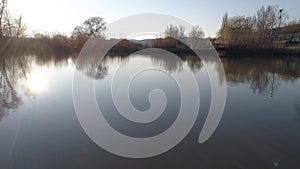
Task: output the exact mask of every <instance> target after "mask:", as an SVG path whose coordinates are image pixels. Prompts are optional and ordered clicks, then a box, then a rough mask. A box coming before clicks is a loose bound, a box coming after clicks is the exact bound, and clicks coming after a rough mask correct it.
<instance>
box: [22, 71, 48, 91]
mask: <svg viewBox="0 0 300 169" xmlns="http://www.w3.org/2000/svg"><path fill="white" fill-rule="evenodd" d="M26 86H27V87H28V89H29V90H30V92H32V93H34V94H38V93H41V92H43V91H45V90H46V89H47V79H46V77H45V75H44V73H43V72H42V71H41V70H38V69H37V70H34V71H33V72H31V73H30V75H29V76H28V77H27V80H26Z"/></svg>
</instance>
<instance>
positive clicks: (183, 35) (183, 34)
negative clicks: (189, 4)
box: [178, 25, 185, 37]
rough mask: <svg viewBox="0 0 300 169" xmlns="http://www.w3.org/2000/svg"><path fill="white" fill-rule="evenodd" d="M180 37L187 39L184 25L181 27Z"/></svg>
mask: <svg viewBox="0 0 300 169" xmlns="http://www.w3.org/2000/svg"><path fill="white" fill-rule="evenodd" d="M178 27H179V35H178V36H179V37H185V27H184V26H182V25H179V26H178Z"/></svg>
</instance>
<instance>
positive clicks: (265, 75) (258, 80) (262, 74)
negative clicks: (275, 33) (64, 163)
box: [223, 58, 300, 96]
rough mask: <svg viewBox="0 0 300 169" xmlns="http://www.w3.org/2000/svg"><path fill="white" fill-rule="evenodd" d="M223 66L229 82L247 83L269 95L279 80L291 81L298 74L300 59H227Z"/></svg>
mask: <svg viewBox="0 0 300 169" xmlns="http://www.w3.org/2000/svg"><path fill="white" fill-rule="evenodd" d="M223 66H224V70H225V74H226V78H227V80H228V81H229V82H231V83H245V84H248V85H249V86H250V88H251V89H252V90H253V92H258V93H259V94H262V93H268V94H269V95H270V96H273V94H274V90H276V88H278V87H279V86H280V82H281V81H284V82H290V83H293V82H295V81H296V79H297V78H298V77H299V76H300V60H299V59H296V58H289V59H286V58H285V59H283V58H259V59H253V58H252V59H247V58H244V59H229V60H224V61H223Z"/></svg>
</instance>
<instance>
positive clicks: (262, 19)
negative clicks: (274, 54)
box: [256, 5, 288, 38]
mask: <svg viewBox="0 0 300 169" xmlns="http://www.w3.org/2000/svg"><path fill="white" fill-rule="evenodd" d="M256 16H257V30H258V32H259V33H260V34H261V35H265V36H269V37H270V38H271V37H272V35H274V29H276V28H277V27H280V26H281V24H284V23H285V22H286V21H287V19H288V14H287V13H286V12H285V11H283V10H282V9H279V8H278V6H270V5H269V6H267V7H266V8H265V7H264V6H262V7H261V8H260V9H259V10H258V11H257V12H256Z"/></svg>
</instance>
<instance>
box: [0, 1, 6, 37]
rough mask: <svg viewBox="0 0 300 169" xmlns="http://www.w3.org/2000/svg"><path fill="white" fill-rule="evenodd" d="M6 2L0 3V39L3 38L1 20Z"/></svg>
mask: <svg viewBox="0 0 300 169" xmlns="http://www.w3.org/2000/svg"><path fill="white" fill-rule="evenodd" d="M6 6H7V0H1V1H0V37H2V36H3V33H2V27H3V19H4V15H5V11H6Z"/></svg>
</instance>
